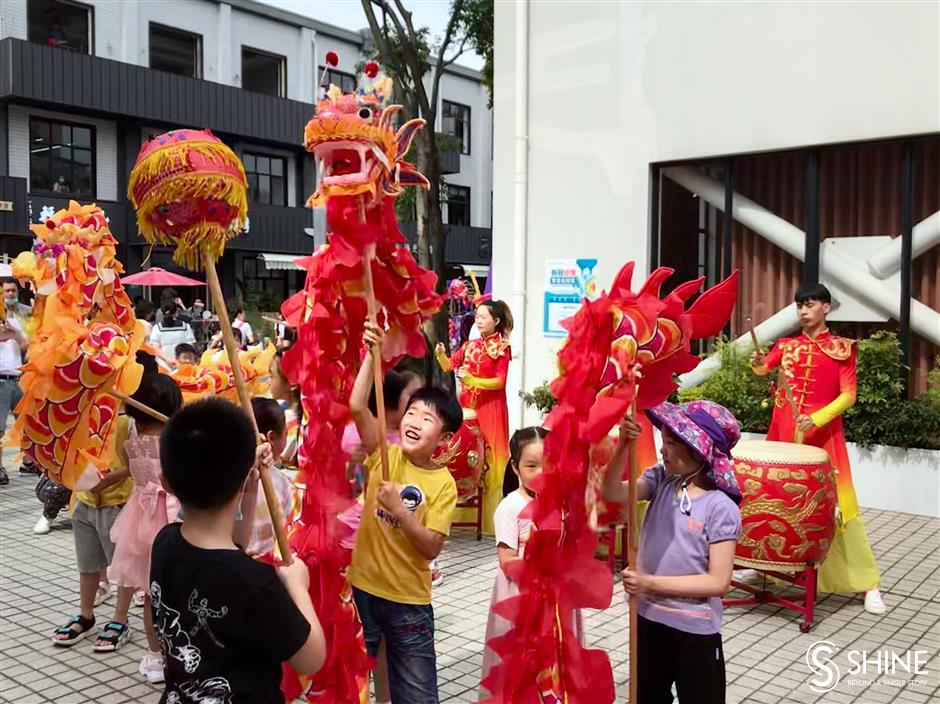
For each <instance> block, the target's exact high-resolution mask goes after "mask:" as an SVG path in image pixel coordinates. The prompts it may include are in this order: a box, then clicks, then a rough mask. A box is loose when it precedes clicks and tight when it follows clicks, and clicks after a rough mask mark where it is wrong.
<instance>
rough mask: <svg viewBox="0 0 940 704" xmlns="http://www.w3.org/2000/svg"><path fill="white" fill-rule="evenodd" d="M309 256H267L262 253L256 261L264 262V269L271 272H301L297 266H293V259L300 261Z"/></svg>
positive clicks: (267, 254) (265, 253)
mask: <svg viewBox="0 0 940 704" xmlns="http://www.w3.org/2000/svg"><path fill="white" fill-rule="evenodd" d="M306 256H309V255H306V254H269V253H267V252H263V253H261V254H259V255H258V259H260V260H261V261H263V262H264V266H265V268H266V269H270V270H272V271H274V270H277V271H287V270H290V269H297V270H301V269H300V267H299V266H297V265H296V264H294V260H295V259H300V258H301V257H306Z"/></svg>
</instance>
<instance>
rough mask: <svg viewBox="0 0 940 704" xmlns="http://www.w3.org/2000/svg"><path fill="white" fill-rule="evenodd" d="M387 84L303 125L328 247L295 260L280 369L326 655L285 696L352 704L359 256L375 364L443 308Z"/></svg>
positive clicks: (294, 679) (362, 309)
mask: <svg viewBox="0 0 940 704" xmlns="http://www.w3.org/2000/svg"><path fill="white" fill-rule="evenodd" d="M390 88H391V81H390V80H388V79H378V80H376V81H374V82H373V83H372V84H371V85H370V86H366V87H365V88H364V89H360V90H359V92H358V94H343V93H341V92H340V91H339V89H337V88H336V87H335V86H331V87H330V91H329V94H328V97H327V98H325V99H324V100H321V101H320V102H319V103H318V104H317V111H316V115H315V116H314V117H313V119H311V120H310V122H309V123H308V124H307V127H306V129H305V130H304V136H305V146H306V147H307V149H308V151H311V152H313V153H314V154H315V156H316V158H317V162H318V166H319V174H320V183H319V187H318V189H317V192H316V193H315V194H314V195H313V196H312V197H311V199H310V201H309V204H310V205H319V206H323V205H325V206H326V209H327V223H328V225H329V228H330V231H331V232H330V234H329V235H328V238H327V244H326V245H324V246H323V247H321V248H320V249H319V250H318V251H317V252H316V253H314V254H313V255H312V256H310V257H307V258H305V259H302V260H299V263H300V264H301V265H302V266H304V267H305V268H306V271H307V278H306V284H305V286H304V290H303V291H301V292H300V293H299V294H297V295H296V296H295V297H293V298H291V299H290V300H288V301H286V302H285V304H284V306H283V307H282V312H283V313H284V316H285V318H286V319H287V320H288V321H289V322H291V323H293V324H296V325H297V342H296V343H295V345H294V346H293V347H292V348H291V349H290V350H289V351H288V352H287V353H286V354H285V355H284V357H283V359H282V362H281V369H282V370H283V372H284V373H285V375H286V376H287V377H288V378H289V379H290V380H291V382H292V383H296V384H298V385H299V387H300V393H301V402H302V405H303V411H304V417H305V418H306V419H307V420H306V423H305V426H304V434H303V441H302V445H301V448H300V452H299V464H300V480H301V482H302V483H303V484H304V485H305V486H306V490H305V494H304V500H303V505H302V509H301V516H300V520H299V521H298V522H297V523H295V525H294V527H293V530H292V535H291V548H292V550H293V551H295V552H296V553H297V555H298V556H299V557H300V558H301V559H302V560H304V562H305V563H307V565H308V566H309V567H310V569H311V585H310V592H311V597H312V599H313V603H314V606H315V607H316V611H317V614H318V615H319V617H320V620H321V623H322V625H323V629H324V633H325V635H326V638H327V648H328V652H327V660H326V663H325V664H324V666H323V668H322V669H321V670H320V671H319V672H318V673H317V674H316V675H314V677H313V678H312V679H309V680H308V679H307V678H301V677H298V676H297V675H295V674H294V673H292V672H291V671H290V670H289V668H286V667H285V676H284V681H283V685H282V687H283V690H284V693H285V695H286V696H287V697H288V700H289V701H290V700H291V699H292V698H295V697H297V696H305V697H306V698H307V700H309V701H316V702H330V703H333V702H336V703H337V704H340V703H342V704H349V703H351V702H358V701H360V696H361V693H362V691H363V688H364V686H365V684H366V677H367V672H368V666H369V663H368V658H367V655H366V652H365V645H364V640H363V635H362V628H361V625H360V623H359V618H358V614H357V612H356V608H355V604H354V602H353V599H352V590H351V588H350V586H349V584H348V582H347V580H346V576H345V571H346V568H347V566H348V565H349V561H350V556H351V552H350V550H348V549H347V548H344V547H342V546H341V540H342V539H343V538H344V537H346V536H347V534H348V532H349V529H348V527H346V526H345V524H343V523H342V522H340V521H339V520H338V516H339V514H340V513H341V512H343V511H344V510H345V509H347V508H349V507H350V506H351V505H352V503H353V500H354V497H353V496H352V495H351V493H350V484H349V481H348V478H347V476H346V466H347V457H346V455H345V453H344V452H343V450H342V449H341V445H340V441H341V438H342V434H343V430H344V428H345V426H346V424H347V423H348V422H349V419H350V414H349V406H348V402H349V395H350V392H351V391H352V386H353V381H354V380H355V377H356V373H357V370H358V368H359V365H360V362H361V352H362V331H363V324H364V321H365V319H366V314H367V302H366V298H365V291H366V287H365V280H364V274H365V270H364V268H363V267H364V261H367V260H368V259H369V258H368V257H367V258H364V257H363V254H364V253H367V252H374V256H372V257H371V270H372V277H373V282H374V290H375V296H376V299H377V302H378V305H379V308H380V310H381V313H380V315H379V322H380V323H382V324H384V326H385V328H386V330H387V333H386V337H385V342H384V344H383V361H384V362H385V364H386V365H392V364H394V363H395V362H396V361H397V360H399V359H400V358H401V357H402V356H404V355H406V354H409V355H417V356H421V355H424V354H425V351H426V342H425V338H424V335H423V333H422V331H421V325H422V323H423V322H424V321H426V320H427V319H428V318H429V317H430V316H431V315H433V313H434V312H435V311H436V310H437V309H438V308H439V307H440V305H441V302H442V299H441V297H440V296H438V295H437V294H436V293H435V291H434V288H435V285H436V283H437V277H436V276H435V275H434V274H433V273H432V272H429V271H426V270H424V269H422V268H421V267H420V266H418V264H417V262H416V261H415V260H414V257H413V256H412V255H411V253H410V252H409V251H408V249H407V248H406V247H405V246H404V245H405V243H406V240H405V238H404V236H403V235H402V233H401V231H400V230H399V228H398V223H397V221H396V218H395V209H394V199H395V197H396V196H397V195H398V194H399V193H401V192H402V187H403V186H405V185H418V186H421V185H426V184H427V181H426V180H425V179H424V177H423V176H421V175H420V174H418V173H417V172H416V171H415V170H414V167H412V166H411V165H410V164H408V163H407V162H404V161H402V157H403V156H404V154H405V153H406V152H407V151H408V148H409V146H410V144H411V141H412V139H413V138H414V134H415V132H416V131H417V130H418V129H419V128H421V127H422V126H423V124H424V121H423V120H420V119H416V120H411V121H408V122H405V123H404V125H403V126H402V127H401V128H399V129H398V130H397V131H396V130H394V129H393V127H392V117H393V115H394V114H395V113H397V112H398V110H400V106H395V105H393V106H388V107H384V98H385V96H386V95H388V94H389V92H390Z"/></svg>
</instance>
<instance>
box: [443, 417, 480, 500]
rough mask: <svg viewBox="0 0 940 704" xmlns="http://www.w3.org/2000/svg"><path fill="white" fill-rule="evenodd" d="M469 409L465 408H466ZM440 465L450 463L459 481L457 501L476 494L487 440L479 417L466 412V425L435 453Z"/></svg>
mask: <svg viewBox="0 0 940 704" xmlns="http://www.w3.org/2000/svg"><path fill="white" fill-rule="evenodd" d="M464 412H465V413H466V411H464ZM433 459H434V463H435V464H436V465H437V466H438V467H447V469H449V470H450V473H451V475H452V476H453V477H454V481H455V482H456V483H457V501H458V502H459V503H464V502H465V501H466V500H467V499H469V498H472V497H475V496H476V495H477V487H479V486H480V481H481V479H482V477H483V470H484V468H485V465H486V443H485V441H484V439H483V433H482V432H480V425H479V423H477V420H476V417H473V416H471V417H469V418H468V417H467V416H466V415H465V416H464V422H463V425H461V426H460V430H458V431H457V432H456V433H454V437H453V438H451V441H450V443H449V444H448V445H447V447H446V448H444V449H443V450H441V451H440V452H438V453H437V454H436V455H434V458H433Z"/></svg>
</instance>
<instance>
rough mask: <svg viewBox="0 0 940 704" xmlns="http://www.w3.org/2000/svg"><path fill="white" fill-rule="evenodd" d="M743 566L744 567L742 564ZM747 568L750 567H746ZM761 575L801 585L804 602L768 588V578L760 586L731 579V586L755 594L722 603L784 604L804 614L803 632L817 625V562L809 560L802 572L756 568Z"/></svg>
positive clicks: (725, 604)
mask: <svg viewBox="0 0 940 704" xmlns="http://www.w3.org/2000/svg"><path fill="white" fill-rule="evenodd" d="M741 567H744V566H743V565H741ZM745 569H750V568H746V567H745ZM754 571H755V572H757V573H758V574H759V575H761V576H763V577H773V578H775V579H779V580H781V581H783V582H787V583H789V584H792V585H794V586H797V587H800V588H801V589H803V601H802V603H800V602H798V601H791V600H790V599H784V598H783V597H781V596H777V595H776V594H774V593H773V592H771V591H770V590H768V589H766V580H765V581H764V584H763V585H762V587H764V588H758V587H755V586H754V585H752V584H747V583H745V582H738V581H736V580H734V579H732V580H731V586H732V587H734V588H735V589H740V590H741V591H745V592H748V593H749V594H752V595H753V596H751V597H748V598H745V599H722V601H721V603H722V605H723V606H750V605H753V604H776V605H777V606H783V607H785V608H787V609H790V610H792V611H796V612H797V613H801V614H803V622H802V623H801V624H800V631H801V632H803V633H807V632H809V630H810V629H811V628H812V627H813V626H814V625H816V624H815V623H813V612H814V609H815V606H816V563H814V562H807V563H806V567H805V569H803V570H802V571H801V572H795V573H794V572H777V571H774V570H765V569H755V570H754Z"/></svg>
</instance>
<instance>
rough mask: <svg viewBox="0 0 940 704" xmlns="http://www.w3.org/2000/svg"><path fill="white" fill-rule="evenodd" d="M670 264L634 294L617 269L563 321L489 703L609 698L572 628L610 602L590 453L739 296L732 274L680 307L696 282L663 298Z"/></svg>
mask: <svg viewBox="0 0 940 704" xmlns="http://www.w3.org/2000/svg"><path fill="white" fill-rule="evenodd" d="M671 273H672V270H671V269H657V270H656V271H654V272H653V273H652V274H651V275H650V277H649V279H648V280H647V282H646V283H645V284H644V285H643V286H642V287H641V289H640V291H639V292H638V293H634V292H633V291H631V290H630V285H631V278H632V274H633V264H632V263H631V264H628V265H626V266H624V267H623V269H621V271H620V273H619V274H618V275H617V277H616V279H615V280H614V284H613V286H612V287H611V290H610V292H609V293H602V294H601V296H600V297H599V298H597V299H596V300H593V301H590V300H587V299H585V300H584V301H583V302H582V304H581V308H580V309H579V310H578V312H577V313H576V314H575V315H574V316H573V317H571V318H569V319H568V320H566V321H564V322H563V323H562V324H563V326H564V327H565V328H566V329H567V331H568V339H567V341H566V342H565V345H564V347H562V349H561V352H560V353H559V355H558V360H559V366H560V369H561V374H560V376H559V377H558V378H557V379H556V380H555V381H554V382H553V383H552V385H551V390H552V394H553V395H554V396H555V398H556V399H557V404H556V406H555V408H554V409H553V410H552V412H551V413H550V414H549V416H548V418H547V419H546V422H545V425H546V427H548V428H549V429H550V430H551V432H550V433H549V435H548V436H547V437H546V439H545V450H544V452H545V459H544V471H543V472H542V474H541V476H540V477H539V478H537V479H536V481H535V486H534V487H533V488H534V489H535V491H536V492H537V497H536V499H535V500H533V501H532V503H531V504H530V506H531V508H530V509H527V512H529V514H530V517H531V518H532V520H533V521H534V523H535V524H536V526H538V530H536V531H534V532H533V533H532V537H531V538H530V540H529V542H528V543H527V544H526V550H525V559H524V561H523V562H522V563H521V564H520V565H517V566H514V568H512V569H511V573H510V575H509V576H510V577H511V578H512V579H513V581H515V582H516V583H518V584H519V587H520V590H521V594H520V595H519V596H517V597H513V598H511V599H508V600H506V601H503V602H501V603H500V604H498V605H497V606H496V607H495V608H496V610H497V612H498V613H500V614H501V615H502V616H504V617H505V618H507V619H509V620H511V621H512V622H513V624H514V626H513V629H512V630H511V631H510V632H509V633H507V634H506V635H504V636H501V637H499V638H496V639H493V640H492V641H490V643H489V646H490V647H491V648H492V649H493V650H495V651H496V652H497V653H498V654H499V655H500V657H501V658H502V663H501V664H499V665H498V666H496V667H494V668H493V670H491V672H490V674H489V676H488V677H487V679H486V681H485V682H484V685H485V686H486V688H487V689H488V690H489V691H490V692H492V693H493V696H492V698H491V699H489V700H487V701H488V702H491V703H499V704H503V703H506V704H508V703H509V702H523V701H525V702H566V701H569V702H597V703H598V704H602V703H604V702H612V701H613V700H614V683H613V676H612V671H611V666H610V662H609V660H608V658H607V654H606V653H605V652H604V651H603V650H593V649H585V648H583V647H582V646H581V644H580V642H579V640H578V638H577V635H576V634H575V633H574V630H573V625H574V623H575V612H576V611H577V610H578V609H581V608H596V609H603V608H607V607H608V606H609V605H610V600H611V596H612V584H611V579H610V573H609V571H608V570H607V568H606V565H604V563H602V562H599V561H597V560H595V559H593V555H594V550H595V547H596V545H597V538H596V534H595V532H594V530H593V529H592V528H591V525H590V517H591V511H592V505H591V503H592V501H590V500H589V501H586V500H585V497H586V496H587V497H592V496H594V492H593V491H591V489H592V487H591V483H592V482H593V481H595V479H596V477H592V470H591V464H592V460H591V450H592V446H594V445H595V444H596V443H598V441H600V440H602V439H603V438H604V437H605V436H606V435H607V433H608V432H609V431H610V429H611V428H612V427H613V425H614V424H615V423H617V422H618V421H619V420H620V418H622V417H623V416H624V414H625V413H626V412H627V410H628V408H629V407H630V405H631V403H632V402H633V399H634V397H636V399H637V405H638V407H639V408H640V409H641V410H642V409H645V408H649V407H651V406H654V405H656V404H658V403H660V402H662V401H664V400H665V399H666V397H667V396H668V395H669V394H670V393H671V392H672V391H673V390H674V389H675V388H676V387H675V382H674V381H673V377H674V376H675V375H676V374H679V373H682V372H685V371H689V370H690V369H692V368H693V367H694V366H695V365H696V364H697V363H698V361H699V360H698V358H697V357H696V356H695V355H692V354H691V351H690V342H691V341H692V340H694V339H700V338H705V337H710V336H712V335H715V334H717V333H718V332H719V331H720V330H721V328H722V326H723V325H724V324H725V322H727V320H728V318H729V317H730V315H731V310H732V308H733V307H734V302H735V300H736V298H737V273H736V272H735V273H734V274H732V275H731V276H730V277H728V278H727V279H725V280H724V281H722V282H721V283H719V284H717V285H716V286H714V287H713V288H711V289H709V290H707V291H705V292H704V293H703V294H702V295H701V296H699V298H698V299H697V300H696V301H695V302H694V303H693V304H692V305H691V306H690V307H689V308H688V309H686V307H685V304H686V302H687V301H688V300H689V299H690V298H691V297H692V296H693V295H694V294H695V293H697V292H698V291H699V289H700V288H701V286H702V283H703V281H704V280H703V279H697V280H696V281H691V282H689V283H687V284H682V285H680V286H678V287H676V288H675V289H674V290H673V291H672V292H671V293H670V294H669V295H667V296H665V297H664V298H661V297H660V295H659V288H660V285H661V284H662V282H663V281H664V280H665V279H666V278H667V277H668V276H669V275H670V274H671Z"/></svg>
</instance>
